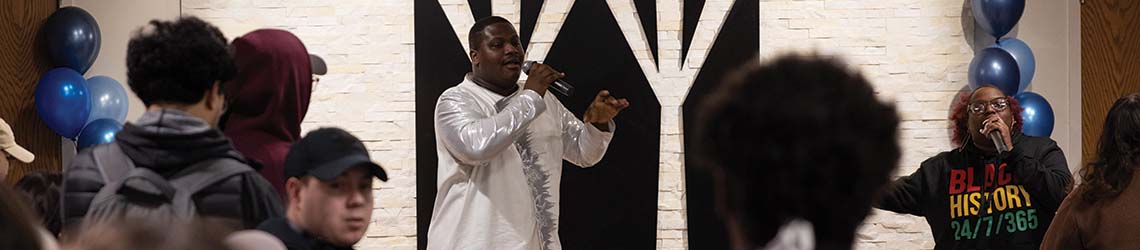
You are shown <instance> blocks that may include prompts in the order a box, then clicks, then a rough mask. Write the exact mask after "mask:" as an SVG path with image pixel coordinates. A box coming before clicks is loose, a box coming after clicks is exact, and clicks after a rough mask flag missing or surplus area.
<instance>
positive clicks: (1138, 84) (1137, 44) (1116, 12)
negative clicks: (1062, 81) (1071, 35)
mask: <svg viewBox="0 0 1140 250" xmlns="http://www.w3.org/2000/svg"><path fill="white" fill-rule="evenodd" d="M1081 83H1082V84H1081V102H1082V103H1081V114H1082V115H1081V116H1082V117H1081V128H1082V129H1081V130H1082V134H1083V136H1082V137H1083V138H1082V143H1083V144H1082V145H1083V147H1082V148H1083V149H1082V150H1081V151H1082V152H1081V153H1082V154H1083V156H1084V159H1085V161H1086V163H1087V162H1091V161H1094V160H1095V159H1096V158H1095V157H1096V150H1097V143H1098V142H1099V141H1100V133H1101V130H1102V129H1103V128H1104V118H1105V116H1106V115H1107V113H1108V109H1109V108H1110V107H1112V103H1113V102H1115V101H1116V99H1117V98H1119V97H1120V96H1121V95H1124V94H1125V93H1132V92H1140V1H1136V0H1089V1H1084V4H1082V5H1081Z"/></svg>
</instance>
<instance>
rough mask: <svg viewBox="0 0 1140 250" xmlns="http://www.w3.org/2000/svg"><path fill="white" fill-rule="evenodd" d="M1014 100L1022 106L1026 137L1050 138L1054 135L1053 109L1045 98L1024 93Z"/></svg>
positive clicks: (1023, 126) (1022, 129)
mask: <svg viewBox="0 0 1140 250" xmlns="http://www.w3.org/2000/svg"><path fill="white" fill-rule="evenodd" d="M1013 98H1015V99H1017V102H1018V103H1019V104H1021V121H1022V122H1023V124H1021V132H1022V133H1024V134H1026V135H1032V136H1039V137H1049V136H1050V135H1052V134H1053V107H1052V106H1049V102H1048V101H1046V100H1045V97H1042V96H1041V95H1038V94H1037V93H1033V92H1022V93H1021V94H1017V95H1016V96H1014V97H1013Z"/></svg>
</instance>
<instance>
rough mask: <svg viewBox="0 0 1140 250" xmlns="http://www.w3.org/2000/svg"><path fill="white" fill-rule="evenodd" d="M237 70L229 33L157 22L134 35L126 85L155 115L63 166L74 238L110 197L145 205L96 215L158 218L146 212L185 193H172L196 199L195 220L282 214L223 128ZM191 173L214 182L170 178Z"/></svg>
mask: <svg viewBox="0 0 1140 250" xmlns="http://www.w3.org/2000/svg"><path fill="white" fill-rule="evenodd" d="M236 72H237V67H236V66H235V65H234V59H233V57H232V56H231V54H230V52H229V50H228V48H227V44H226V38H225V37H224V36H223V35H222V32H221V31H219V30H218V28H217V27H214V26H213V25H211V24H209V23H206V22H205V21H202V20H201V19H198V18H196V17H189V16H187V17H181V18H179V19H178V20H175V21H159V20H152V21H150V23H149V24H148V25H147V26H145V27H143V28H142V29H140V30H139V31H137V32H135V34H134V35H133V36H132V37H131V40H130V42H129V43H128V47H127V77H128V81H127V82H128V85H130V87H131V90H133V91H134V92H135V93H136V94H137V95H138V97H139V99H142V102H143V104H145V105H146V107H147V109H146V112H145V113H143V115H142V117H140V118H138V120H137V121H135V122H133V123H127V124H126V125H124V126H123V129H122V130H121V131H119V132H118V133H117V134H116V135H115V141H114V142H113V143H108V144H103V145H99V146H96V147H93V148H90V149H85V150H84V151H81V152H79V153H78V155H76V157H75V159H74V160H73V161H72V163H71V165H70V166H68V167H67V168H65V169H64V173H63V175H64V177H63V179H64V183H63V198H62V202H61V203H62V209H63V212H62V213H63V225H64V232H65V234H66V232H67V230H68V226H70V225H75V224H77V222H79V221H80V220H81V219H82V218H84V217H85V216H86V217H87V219H91V218H92V216H90V215H89V212H92V211H89V210H95V209H96V206H95V205H100V204H101V203H100V202H101V201H104V200H105V201H108V203H115V202H114V201H123V202H127V203H128V204H132V205H133V204H142V205H139V206H132V208H133V207H140V208H139V209H138V210H128V211H129V212H122V213H117V212H119V211H118V210H108V211H109V212H107V213H95V214H96V215H97V216H96V217H98V216H101V215H100V214H103V215H108V214H109V215H120V214H122V215H125V216H129V217H132V218H135V217H138V218H153V217H154V216H155V215H154V212H153V211H146V210H147V207H148V206H147V205H149V206H155V204H164V203H166V202H172V201H171V200H172V198H171V197H174V198H173V200H177V199H178V197H180V196H175V195H174V194H172V193H173V191H171V189H172V188H178V190H179V192H183V191H182V190H191V191H193V192H195V193H193V194H192V196H191V197H192V200H191V202H193V207H194V208H195V209H194V210H193V211H194V212H195V215H196V217H198V218H210V219H214V218H216V219H219V220H223V221H225V222H226V223H228V225H229V226H231V227H235V228H240V229H252V228H255V227H256V226H257V225H258V224H259V223H261V222H262V221H264V220H266V219H269V218H273V217H279V216H281V215H282V207H281V201H280V198H279V196H278V195H277V193H275V192H274V190H273V187H272V186H270V184H269V183H268V182H267V181H266V180H265V179H264V178H262V177H261V176H260V175H259V174H258V173H257V171H256V170H254V169H253V168H251V167H250V165H249V161H247V160H246V158H245V157H243V156H242V155H241V153H238V151H237V150H236V149H234V146H233V144H232V143H230V140H229V139H227V138H226V136H225V135H223V134H222V131H221V130H219V129H217V123H218V119H219V116H220V115H221V114H222V113H223V111H224V110H225V109H226V97H225V94H224V92H223V90H222V89H223V86H222V85H223V84H222V83H224V82H226V81H229V80H231V79H233V78H234V75H235V74H236ZM183 176H204V177H203V180H201V181H202V182H207V183H210V184H203V185H204V186H200V187H187V186H182V185H180V184H179V183H180V182H173V181H171V180H176V179H175V178H178V177H183ZM163 179H165V181H166V182H169V183H171V184H166V182H164V181H161V180H163ZM132 180H133V181H132ZM140 180H145V181H140ZM156 180H159V181H157V182H156ZM104 187H116V188H117V191H116V189H112V190H111V191H110V192H107V190H104ZM105 193H106V194H110V195H105ZM179 195H182V194H179ZM99 197H109V198H108V199H104V200H100V198H99ZM164 197H165V198H164ZM173 202H177V201H173ZM116 204H117V203H116ZM109 209H111V208H109ZM97 211H99V210H97ZM134 211H139V212H138V213H135V212H134ZM142 211H146V212H142ZM162 211H166V210H162ZM99 218H101V219H110V218H103V217H99Z"/></svg>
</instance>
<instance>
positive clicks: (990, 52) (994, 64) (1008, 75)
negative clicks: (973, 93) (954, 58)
mask: <svg viewBox="0 0 1140 250" xmlns="http://www.w3.org/2000/svg"><path fill="white" fill-rule="evenodd" d="M969 70H970V72H969V75H968V76H967V77H968V78H969V79H970V89H978V87H981V86H982V85H986V84H991V85H994V86H997V87H998V89H1001V91H1002V92H1005V94H1006V95H1014V94H1016V93H1017V88H1018V84H1019V83H1020V82H1021V80H1020V78H1021V72H1020V71H1018V69H1017V62H1016V61H1014V60H1013V56H1011V55H1009V53H1008V52H1005V50H1002V49H1001V48H997V47H989V48H985V49H982V51H978V53H977V54H974V60H973V61H970V69H969Z"/></svg>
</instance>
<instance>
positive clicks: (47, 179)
mask: <svg viewBox="0 0 1140 250" xmlns="http://www.w3.org/2000/svg"><path fill="white" fill-rule="evenodd" d="M60 178H61V177H60V174H57V173H45V172H33V173H31V174H27V175H24V177H23V178H20V181H18V182H16V189H17V190H19V191H20V193H22V194H23V196H24V201H25V202H26V203H27V204H28V205H30V206H31V208H32V211H33V212H35V213H36V215H37V217H38V218H39V219H40V224H42V225H43V227H44V228H45V229H47V230H48V231H49V232H51V233H52V234H59V229H60V219H59V216H60V213H59V199H60V198H59V196H60V187H61V179H60Z"/></svg>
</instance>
